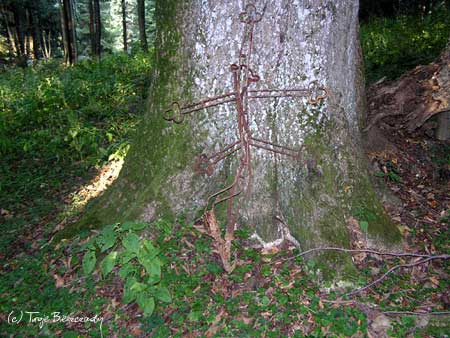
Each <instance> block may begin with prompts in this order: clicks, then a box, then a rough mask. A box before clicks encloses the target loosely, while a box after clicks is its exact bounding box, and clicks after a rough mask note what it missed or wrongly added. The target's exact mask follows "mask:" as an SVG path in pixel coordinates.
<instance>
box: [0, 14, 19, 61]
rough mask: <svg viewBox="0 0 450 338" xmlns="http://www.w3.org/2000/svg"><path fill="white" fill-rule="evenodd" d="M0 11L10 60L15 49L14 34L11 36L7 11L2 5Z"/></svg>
mask: <svg viewBox="0 0 450 338" xmlns="http://www.w3.org/2000/svg"><path fill="white" fill-rule="evenodd" d="M1 13H2V18H3V22H4V24H5V29H6V41H7V43H8V53H9V58H10V60H11V59H12V58H13V57H14V55H15V50H16V47H15V45H14V36H13V34H12V32H11V27H10V25H9V15H8V12H7V11H6V10H5V8H4V7H3V6H2V7H1Z"/></svg>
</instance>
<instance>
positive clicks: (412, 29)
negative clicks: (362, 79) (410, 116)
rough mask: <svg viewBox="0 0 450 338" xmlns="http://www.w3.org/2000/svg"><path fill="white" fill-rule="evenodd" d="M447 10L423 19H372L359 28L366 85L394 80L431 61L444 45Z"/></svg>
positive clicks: (447, 32)
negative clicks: (383, 78) (384, 78)
mask: <svg viewBox="0 0 450 338" xmlns="http://www.w3.org/2000/svg"><path fill="white" fill-rule="evenodd" d="M449 12H450V10H449V9H448V8H446V7H445V6H442V7H441V8H436V9H435V10H433V11H432V12H430V13H428V14H426V15H400V16H397V17H393V18H381V17H374V18H372V19H371V20H370V21H369V22H367V23H364V24H362V25H361V46H362V49H363V55H364V65H365V69H366V78H367V80H368V82H369V83H371V82H374V81H376V80H379V79H380V78H382V77H384V76H385V77H387V78H388V79H395V78H397V77H399V76H400V75H401V74H403V73H404V72H405V71H407V70H410V69H412V68H414V67H415V66H417V65H418V64H427V63H429V62H431V61H433V59H435V58H436V57H437V56H438V55H439V53H440V52H441V51H442V49H443V48H444V47H445V45H446V43H447V42H448V37H449V35H450V25H449V24H448V16H449V15H450V13H449Z"/></svg>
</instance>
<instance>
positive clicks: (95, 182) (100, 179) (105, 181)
mask: <svg viewBox="0 0 450 338" xmlns="http://www.w3.org/2000/svg"><path fill="white" fill-rule="evenodd" d="M123 163H124V159H123V158H121V159H117V160H113V161H111V162H109V163H108V164H107V165H106V166H105V167H103V168H102V169H101V170H100V171H99V173H98V174H97V176H96V177H94V178H93V179H92V180H91V181H90V182H89V183H88V184H87V185H85V186H83V187H81V188H80V189H79V190H78V191H77V192H75V193H74V194H73V196H72V202H71V208H73V209H74V210H81V209H82V208H83V207H84V206H85V205H86V204H87V203H88V202H89V201H90V200H91V199H93V198H95V197H97V196H99V195H100V194H102V193H103V192H104V191H105V190H106V189H107V188H108V187H109V186H110V185H111V184H112V183H113V182H114V181H115V180H116V179H117V177H118V176H119V174H120V171H121V170H122V166H123Z"/></svg>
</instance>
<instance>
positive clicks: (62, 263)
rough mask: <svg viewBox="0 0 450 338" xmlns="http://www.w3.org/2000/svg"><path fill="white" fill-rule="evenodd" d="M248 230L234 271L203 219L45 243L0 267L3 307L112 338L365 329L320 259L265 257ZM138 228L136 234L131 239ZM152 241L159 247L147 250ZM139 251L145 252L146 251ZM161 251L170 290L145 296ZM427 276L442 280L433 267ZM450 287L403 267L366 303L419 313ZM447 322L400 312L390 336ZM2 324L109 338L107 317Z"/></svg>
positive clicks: (286, 254)
mask: <svg viewBox="0 0 450 338" xmlns="http://www.w3.org/2000/svg"><path fill="white" fill-rule="evenodd" d="M250 232H251V231H250V229H245V228H243V229H239V230H237V231H236V239H237V240H236V242H235V245H234V248H233V250H234V252H235V253H236V254H237V257H238V258H239V260H240V263H239V265H238V266H237V267H236V269H235V270H234V271H233V272H232V273H231V274H226V273H224V271H223V269H222V267H221V265H220V260H219V259H218V257H217V255H216V254H215V253H214V250H213V246H212V242H211V239H210V237H209V236H207V235H206V234H205V233H204V232H203V231H202V228H201V227H199V225H194V224H191V223H186V221H184V220H183V218H179V219H178V220H177V222H175V223H172V222H168V221H165V220H159V221H157V222H155V223H153V224H145V223H142V222H139V223H134V222H131V223H130V222H129V223H123V224H115V225H111V226H109V227H106V228H104V230H103V231H102V232H86V231H84V232H82V233H81V234H80V235H79V236H77V237H75V238H74V239H73V240H71V241H64V242H62V243H60V244H59V245H57V246H56V248H55V247H52V246H48V245H45V244H44V242H41V243H37V244H38V245H39V246H40V250H38V251H37V252H35V253H34V254H31V253H23V254H21V255H18V256H16V257H15V258H14V259H13V260H11V261H9V262H8V263H3V265H2V266H1V270H0V271H1V272H0V274H1V278H0V291H1V292H0V294H1V302H0V312H1V313H2V314H7V315H8V314H10V313H11V311H14V314H16V315H18V314H20V313H19V312H20V311H36V312H40V313H41V315H52V313H53V312H55V311H56V312H60V313H61V314H66V315H68V314H72V315H73V316H82V315H85V316H89V317H93V316H95V315H98V316H99V317H103V318H104V320H103V323H102V330H103V331H102V334H103V336H105V337H106V336H110V335H113V334H117V335H119V336H120V337H131V336H136V332H140V334H141V335H142V336H152V337H169V336H170V337H185V336H187V335H194V336H198V337H202V336H210V337H250V336H254V337H263V336H264V337H286V336H292V337H350V336H361V337H362V336H365V335H367V330H369V329H370V323H371V322H370V321H369V319H368V318H367V314H366V313H364V312H363V311H362V310H361V309H359V308H358V307H357V306H353V305H345V302H344V303H342V304H333V303H329V302H325V301H323V298H324V297H325V298H328V299H329V300H334V299H337V297H338V296H339V294H340V293H341V292H342V291H331V292H328V293H326V292H325V293H324V291H323V289H320V287H319V286H318V284H317V280H316V279H317V278H316V277H317V276H315V274H314V273H312V272H311V271H313V270H314V260H313V261H308V263H305V262H304V261H303V259H302V258H301V257H295V254H296V253H297V251H296V250H293V251H292V250H287V249H284V250H281V251H274V252H273V253H271V252H267V253H265V254H262V253H261V250H258V249H253V248H249V247H246V246H245V245H243V244H245V243H246V241H247V238H248V236H249V234H250ZM130 234H133V235H132V237H133V238H132V239H130V238H128V237H130ZM150 242H151V243H152V245H151V247H150V249H151V250H150V251H149V255H147V256H146V255H144V253H145V252H146V251H145V250H147V249H148V247H149V246H148V243H150ZM93 244H95V247H93V246H92V245H93ZM145 248H147V249H145ZM141 249H142V250H144V251H142V253H139V252H140V250H141ZM86 252H95V257H96V259H95V261H91V262H87V261H88V260H89V259H87V258H85V256H86ZM111 252H118V255H120V256H121V258H120V259H117V260H114V262H113V264H110V260H109V259H108V257H110V253H111ZM127 252H128V253H127ZM129 253H132V254H133V253H136V256H135V257H136V258H131V259H129V257H128V258H127V259H125V258H126V256H127V255H128V254H129ZM152 253H153V255H152ZM342 255H346V254H342ZM117 257H119V256H117ZM146 257H147V258H148V259H150V261H146V260H147V258H146ZM152 257H153V258H152ZM155 257H158V264H157V265H158V266H159V267H158V269H157V270H158V276H159V277H158V278H157V280H158V283H160V285H164V287H167V291H168V292H167V291H164V292H163V295H162V296H161V294H159V295H156V294H153V295H154V296H149V297H144V298H142V299H140V298H139V292H141V291H142V290H148V292H150V290H153V291H155V290H157V289H158V288H159V286H156V289H152V288H155V280H154V279H152V281H151V282H149V281H148V280H147V276H148V277H149V278H150V279H151V278H153V277H154V276H155V275H154V274H153V277H150V276H151V274H150V273H149V272H150V271H155V270H154V269H153V268H152V260H153V261H154V258H155ZM133 259H136V260H133ZM105 262H106V263H105ZM366 263H367V267H366V268H364V269H363V270H361V274H360V276H359V280H358V283H357V285H359V286H362V285H365V284H366V283H367V282H368V281H370V280H372V279H373V274H374V271H373V269H374V264H379V262H378V263H377V261H376V260H375V261H372V260H369V261H367V262H366ZM399 263H401V261H400V260H393V261H391V262H390V263H389V264H390V265H392V264H399ZM369 266H371V268H369ZM375 267H376V265H375ZM376 269H378V270H379V271H377V272H375V273H377V274H381V273H383V272H385V271H386V270H387V269H388V265H384V263H383V264H382V265H381V266H379V267H378V268H376ZM428 274H429V276H430V277H434V278H438V277H439V274H438V272H435V271H434V270H433V267H430V269H429V272H428ZM124 276H128V277H125V278H122V277H124ZM127 278H134V280H133V283H129V282H126V281H125V280H126V279H127ZM123 279H125V280H123ZM137 279H139V281H137ZM58 280H62V281H63V282H62V283H61V284H62V285H58ZM448 287H449V284H448V281H445V279H440V281H439V283H438V284H436V279H435V280H434V282H433V283H430V282H427V283H422V282H420V283H418V282H412V281H411V274H410V272H409V271H404V272H403V273H394V274H392V275H391V276H390V277H389V278H387V279H385V280H384V281H383V282H382V283H380V284H379V285H377V286H375V287H374V288H372V291H371V292H370V293H369V294H368V295H366V298H364V299H360V301H362V302H363V301H369V302H371V303H372V304H377V306H378V307H379V310H380V311H387V310H411V311H414V310H415V309H416V308H417V307H418V306H420V305H421V304H422V303H423V301H424V299H431V298H433V297H435V295H436V294H440V293H441V292H444V291H445V290H446V288H448ZM147 288H150V289H147ZM160 290H161V289H160ZM130 292H131V293H133V295H131V297H130ZM151 297H155V298H157V299H158V300H159V301H157V302H151V304H150V305H151V310H152V311H148V308H146V306H147V305H146V302H148V301H149V300H150V298H151ZM161 300H163V301H161ZM344 300H346V298H344ZM347 300H348V299H347ZM136 303H137V304H136ZM439 325H441V326H439ZM439 325H438V326H436V327H433V328H425V329H424V328H417V325H416V321H415V320H414V319H411V318H410V317H400V319H398V320H392V321H391V327H390V329H389V336H390V337H405V335H408V334H412V336H414V337H421V336H423V334H424V332H426V331H427V330H428V331H429V330H434V331H432V332H434V334H435V335H436V334H437V335H438V336H439V335H440V334H442V333H443V332H445V330H446V327H445V325H444V324H443V323H442V322H441V323H440V324H439ZM1 326H2V327H1V331H2V333H4V334H14V335H16V336H17V335H22V336H46V337H56V336H58V337H60V336H62V337H75V336H77V334H78V335H82V336H90V337H100V336H101V334H100V325H99V323H95V324H93V323H90V324H86V325H85V324H83V325H80V324H78V325H68V324H66V325H64V324H61V323H46V324H45V325H43V327H42V328H39V325H38V323H27V322H26V321H22V322H21V323H18V324H12V323H11V324H8V323H7V321H2V324H1ZM136 328H137V329H138V331H136V330H137V329H136Z"/></svg>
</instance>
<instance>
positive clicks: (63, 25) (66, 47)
mask: <svg viewBox="0 0 450 338" xmlns="http://www.w3.org/2000/svg"><path fill="white" fill-rule="evenodd" d="M59 9H60V16H61V35H62V43H63V49H64V62H65V63H66V64H67V63H71V60H70V45H69V28H68V25H67V14H66V10H65V4H64V3H61V5H60V7H59Z"/></svg>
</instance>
